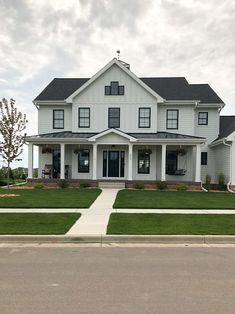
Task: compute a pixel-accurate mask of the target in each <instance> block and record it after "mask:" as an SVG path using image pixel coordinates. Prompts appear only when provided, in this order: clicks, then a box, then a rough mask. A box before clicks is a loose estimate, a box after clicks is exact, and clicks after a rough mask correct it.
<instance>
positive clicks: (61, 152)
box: [60, 143, 65, 179]
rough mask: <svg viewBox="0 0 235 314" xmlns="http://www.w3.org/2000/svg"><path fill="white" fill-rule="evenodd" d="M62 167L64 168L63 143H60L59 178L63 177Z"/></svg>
mask: <svg viewBox="0 0 235 314" xmlns="http://www.w3.org/2000/svg"><path fill="white" fill-rule="evenodd" d="M64 168H65V144H63V143H61V144H60V179H64V178H65V176H64Z"/></svg>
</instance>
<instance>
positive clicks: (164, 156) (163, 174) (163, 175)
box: [161, 144, 166, 181]
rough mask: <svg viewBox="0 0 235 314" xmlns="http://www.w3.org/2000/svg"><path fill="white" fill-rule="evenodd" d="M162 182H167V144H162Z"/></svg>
mask: <svg viewBox="0 0 235 314" xmlns="http://www.w3.org/2000/svg"><path fill="white" fill-rule="evenodd" d="M161 181H166V144H162V164H161Z"/></svg>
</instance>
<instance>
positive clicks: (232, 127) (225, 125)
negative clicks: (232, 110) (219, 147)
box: [215, 116, 235, 141]
mask: <svg viewBox="0 0 235 314" xmlns="http://www.w3.org/2000/svg"><path fill="white" fill-rule="evenodd" d="M219 130H220V131H219V136H218V138H217V139H216V140H215V141H217V140H219V139H221V138H224V137H227V136H228V135H230V134H231V133H232V132H234V131H235V116H220V125H219Z"/></svg>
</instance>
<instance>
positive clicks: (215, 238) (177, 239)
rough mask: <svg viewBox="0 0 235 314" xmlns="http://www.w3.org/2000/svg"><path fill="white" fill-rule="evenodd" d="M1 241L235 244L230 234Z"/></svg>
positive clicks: (12, 239)
mask: <svg viewBox="0 0 235 314" xmlns="http://www.w3.org/2000/svg"><path fill="white" fill-rule="evenodd" d="M0 243H100V244H103V243H104V244H108V243H130V244H131V243H146V244H147V243H158V244H235V236H230V235H225V236H224V235H90V236H89V235H84V236H83V235H80V236H67V235H1V236H0Z"/></svg>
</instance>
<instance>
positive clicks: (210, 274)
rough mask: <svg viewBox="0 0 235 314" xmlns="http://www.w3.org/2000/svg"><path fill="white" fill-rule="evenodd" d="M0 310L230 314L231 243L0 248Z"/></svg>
mask: <svg viewBox="0 0 235 314" xmlns="http://www.w3.org/2000/svg"><path fill="white" fill-rule="evenodd" d="M0 313H1V314H8V313H9V314H14V313H17V314H18V313H21V314H34V313H35V314H48V313H50V314H60V313H63V314H70V313H102V314H106V313H108V314H113V313H133V314H138V313H141V314H145V313H158V314H161V313H164V314H165V313H166V314H171V313H174V314H176V313H180V314H183V313H187V314H191V313H200V314H201V313H207V314H210V313H213V314H215V313H221V314H230V313H231V314H232V313H235V248H192V247H185V248H0Z"/></svg>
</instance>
